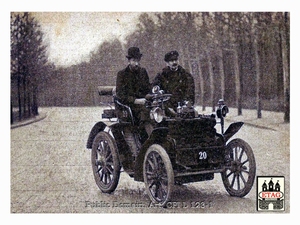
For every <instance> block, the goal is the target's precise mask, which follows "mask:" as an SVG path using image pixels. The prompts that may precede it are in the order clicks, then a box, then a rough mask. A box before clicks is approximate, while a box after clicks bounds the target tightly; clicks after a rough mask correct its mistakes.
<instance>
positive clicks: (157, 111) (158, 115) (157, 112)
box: [150, 107, 164, 123]
mask: <svg viewBox="0 0 300 225" xmlns="http://www.w3.org/2000/svg"><path fill="white" fill-rule="evenodd" d="M150 118H151V119H153V120H155V121H156V122H157V123H160V122H161V121H163V119H164V112H163V110H162V109H161V108H159V107H156V108H154V109H152V110H151V111H150Z"/></svg>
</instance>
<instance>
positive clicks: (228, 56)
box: [12, 12, 290, 121]
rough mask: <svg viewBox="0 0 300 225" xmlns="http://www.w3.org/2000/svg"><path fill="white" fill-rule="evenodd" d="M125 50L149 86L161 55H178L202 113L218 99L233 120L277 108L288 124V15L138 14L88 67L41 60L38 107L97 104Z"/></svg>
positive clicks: (111, 82)
mask: <svg viewBox="0 0 300 225" xmlns="http://www.w3.org/2000/svg"><path fill="white" fill-rule="evenodd" d="M39 46H40V47H41V46H42V43H40V45H39ZM130 46H138V47H140V49H141V51H142V53H143V59H142V64H143V66H144V67H146V69H147V71H148V73H149V76H150V80H152V79H153V78H154V76H155V75H156V74H157V73H158V72H159V71H161V69H162V68H163V67H164V66H165V63H164V61H163V58H164V54H165V53H166V52H167V51H170V50H175V49H176V50H178V51H179V53H180V62H181V63H182V65H183V66H184V67H186V68H187V69H189V70H190V71H191V73H192V75H193V76H194V79H195V83H196V95H197V99H198V101H197V104H199V105H202V107H203V108H205V107H206V106H212V107H213V108H214V106H215V105H216V102H217V101H218V99H219V98H224V99H225V101H226V102H227V103H228V104H229V106H231V107H237V108H238V109H239V110H238V113H239V114H242V108H257V116H258V117H259V118H260V117H261V116H262V115H261V110H262V109H271V110H280V111H283V108H284V112H285V121H289V61H290V59H289V13H282V12H278V13H276V12H265V13H263V12H259V13H258V12H253V13H252V12H251V13H246V12H241V13H238V12H234V13H229V12H226V13H221V12H215V13H206V12H166V13H142V14H141V15H140V17H139V21H138V24H137V29H136V31H135V32H133V33H132V34H130V35H128V36H127V38H126V43H125V44H124V43H121V42H120V40H118V39H114V40H109V41H107V42H104V43H103V44H101V46H99V47H98V48H97V49H95V50H94V51H93V52H91V53H90V57H89V61H87V62H82V63H80V64H78V65H73V66H70V67H67V68H54V67H53V66H50V65H49V64H47V65H48V66H47V67H45V65H46V64H44V63H45V61H43V63H42V64H40V65H43V72H40V73H34V74H37V76H36V78H37V77H39V79H40V80H39V82H38V84H39V86H38V87H39V89H40V92H39V98H38V100H39V104H40V105H45V106H49V105H53V106H91V105H98V104H99V101H101V100H103V99H100V97H99V96H98V95H97V86H98V85H115V81H116V74H117V72H118V70H120V69H122V68H124V67H125V66H126V64H127V59H126V58H125V55H126V53H127V49H128V47H130ZM37 49H39V48H37ZM40 49H43V48H42V47H41V48H40ZM38 52H40V53H41V55H42V56H45V54H44V52H43V51H38ZM12 58H13V57H12ZM30 58H33V57H30ZM12 61H13V60H12ZM19 65H22V66H23V65H24V64H23V63H22V64H19ZM25 65H26V64H25ZM40 68H41V67H40ZM13 71H17V73H15V74H19V75H18V76H24V74H26V73H24V72H20V71H18V70H13ZM36 71H38V70H36ZM12 74H13V73H12ZM28 74H30V77H31V76H32V75H31V73H27V74H26V76H28ZM22 79H23V77H22ZM23 86H24V85H23ZM23 97H24V96H23ZM19 102H20V101H19ZM21 102H22V101H21ZM23 102H25V100H24V101H23Z"/></svg>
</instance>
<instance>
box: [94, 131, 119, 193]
mask: <svg viewBox="0 0 300 225" xmlns="http://www.w3.org/2000/svg"><path fill="white" fill-rule="evenodd" d="M91 161H92V168H93V174H94V178H95V181H96V184H97V186H98V187H99V189H100V190H101V191H102V192H104V193H111V192H113V191H114V190H115V189H116V188H117V186H118V183H119V178H120V170H121V166H120V161H119V156H118V152H117V147H116V143H115V141H114V139H113V138H112V137H111V136H110V135H109V134H108V133H107V132H104V131H101V132H99V133H98V134H97V135H96V137H95V138H94V141H93V146H92V154H91Z"/></svg>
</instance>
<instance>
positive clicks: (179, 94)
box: [153, 51, 195, 114]
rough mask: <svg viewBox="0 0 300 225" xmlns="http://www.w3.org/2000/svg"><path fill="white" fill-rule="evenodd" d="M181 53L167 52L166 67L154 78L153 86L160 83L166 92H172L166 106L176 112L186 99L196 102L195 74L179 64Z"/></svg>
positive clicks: (173, 112)
mask: <svg viewBox="0 0 300 225" xmlns="http://www.w3.org/2000/svg"><path fill="white" fill-rule="evenodd" d="M178 57H179V54H178V52H177V51H170V52H168V53H167V54H165V58H164V60H165V62H166V67H165V68H163V69H162V72H161V73H158V74H157V76H156V77H155V78H154V81H153V86H155V85H158V86H159V87H160V88H161V89H162V90H164V91H165V93H168V94H172V97H171V98H170V100H169V101H168V102H167V103H166V106H167V107H168V108H169V109H170V111H171V113H172V114H175V112H176V109H177V106H178V104H180V105H181V106H182V105H183V104H184V102H185V101H188V102H189V103H190V104H191V105H194V103H195V83H194V78H193V76H192V75H191V74H190V73H189V72H188V71H186V70H185V69H184V68H183V67H182V66H180V65H179V61H178Z"/></svg>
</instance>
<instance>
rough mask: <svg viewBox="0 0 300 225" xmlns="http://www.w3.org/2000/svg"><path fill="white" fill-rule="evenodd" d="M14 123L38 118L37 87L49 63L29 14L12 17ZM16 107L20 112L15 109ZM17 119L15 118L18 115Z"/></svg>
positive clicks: (34, 22) (37, 26)
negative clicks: (29, 118)
mask: <svg viewBox="0 0 300 225" xmlns="http://www.w3.org/2000/svg"><path fill="white" fill-rule="evenodd" d="M10 28H11V35H10V37H11V46H10V48H11V123H13V122H14V120H15V119H18V120H22V119H24V118H28V117H31V116H35V115H38V85H39V83H40V82H41V81H43V72H44V68H45V65H46V62H47V57H46V46H45V45H44V44H43V34H42V32H41V31H40V27H39V25H38V23H37V21H36V20H35V19H34V18H33V17H31V16H30V15H29V13H11V24H10ZM15 107H17V109H18V110H17V111H16V110H14V108H15ZM14 112H16V113H17V115H15V113H14Z"/></svg>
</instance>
